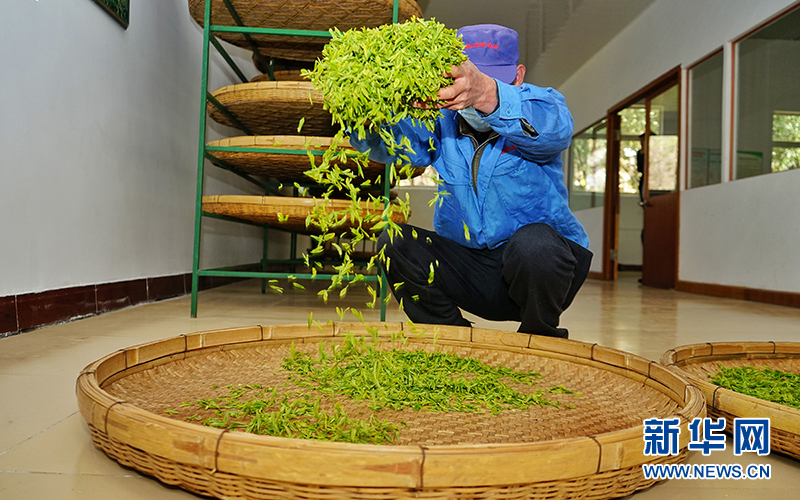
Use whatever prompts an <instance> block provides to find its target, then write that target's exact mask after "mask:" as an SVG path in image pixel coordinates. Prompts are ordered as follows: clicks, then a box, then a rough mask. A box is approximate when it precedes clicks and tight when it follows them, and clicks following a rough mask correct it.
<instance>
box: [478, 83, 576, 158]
mask: <svg viewBox="0 0 800 500" xmlns="http://www.w3.org/2000/svg"><path fill="white" fill-rule="evenodd" d="M497 95H498V101H499V102H498V106H497V109H495V110H494V112H492V113H491V114H489V115H487V116H486V117H484V120H486V122H488V123H489V124H490V125H491V126H492V128H493V129H494V130H495V131H497V132H498V133H499V134H500V135H502V136H504V137H505V138H506V140H508V141H510V142H511V143H512V144H514V145H515V146H516V147H517V149H518V150H519V151H520V153H521V154H522V156H523V157H525V158H526V159H528V160H531V161H534V162H537V163H548V162H549V161H550V160H552V159H553V158H554V157H556V156H558V155H560V154H561V152H562V151H563V150H565V149H566V148H568V147H569V144H570V141H571V140H572V129H573V121H572V114H571V113H570V112H569V109H567V103H566V101H565V100H564V96H562V95H561V94H560V93H558V91H556V90H554V89H551V88H540V87H536V86H534V85H529V84H523V85H522V87H517V86H515V85H508V84H506V83H502V82H497Z"/></svg>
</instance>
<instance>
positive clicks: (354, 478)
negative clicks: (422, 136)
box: [77, 323, 705, 500]
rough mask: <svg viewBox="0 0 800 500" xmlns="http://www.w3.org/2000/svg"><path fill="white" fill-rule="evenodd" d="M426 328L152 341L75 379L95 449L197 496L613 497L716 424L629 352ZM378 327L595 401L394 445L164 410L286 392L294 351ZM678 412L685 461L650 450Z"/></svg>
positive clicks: (454, 422) (420, 435)
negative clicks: (288, 360) (226, 392)
mask: <svg viewBox="0 0 800 500" xmlns="http://www.w3.org/2000/svg"><path fill="white" fill-rule="evenodd" d="M420 327H424V328H426V333H424V334H421V335H420V334H417V333H416V332H415V333H411V332H406V333H407V335H408V340H407V344H401V343H398V342H397V341H396V340H394V341H393V340H392V338H391V337H390V334H391V333H392V332H401V331H402V330H403V328H404V326H403V324H401V323H396V324H388V323H375V324H369V323H367V324H363V323H339V324H329V325H323V326H322V327H321V328H319V329H318V328H316V327H312V328H310V329H309V328H308V327H307V326H306V325H302V326H298V325H294V326H291V325H290V326H253V327H244V328H234V329H228V330H215V331H208V332H203V333H194V334H188V335H181V336H178V337H174V338H169V339H166V340H161V341H157V342H151V343H148V344H143V345H139V346H136V347H131V348H128V349H123V350H120V351H117V352H114V353H112V354H109V355H108V356H105V357H104V358H102V359H100V360H98V361H96V362H95V363H92V364H91V365H89V366H87V367H86V369H84V370H83V372H82V373H81V375H80V377H79V378H78V381H77V396H78V402H79V408H80V412H81V415H83V417H84V418H85V420H86V422H87V423H88V425H89V427H90V429H91V432H92V436H93V440H94V443H95V445H96V446H97V447H98V448H100V449H102V450H103V451H105V452H106V453H107V454H108V455H109V456H110V457H111V458H113V459H115V460H117V461H119V462H120V463H122V464H124V465H127V466H130V467H133V468H135V469H137V470H139V471H141V472H143V473H145V474H148V475H151V476H154V477H156V478H158V479H159V480H161V481H163V482H165V483H167V484H172V485H177V486H180V487H182V488H185V489H187V490H190V491H193V492H196V493H199V494H203V495H211V496H216V497H219V498H241V499H257V500H262V499H322V498H337V499H338V498H343V499H376V498H387V499H388V498H457V499H468V498H469V499H475V498H504V499H523V498H524V499H534V500H535V499H542V500H543V499H548V500H553V499H572V498H576V499H577V498H581V499H596V500H599V499H605V498H615V497H620V496H625V495H628V494H630V493H633V492H634V491H636V490H638V489H641V488H645V487H648V486H650V485H651V484H653V482H654V481H653V480H646V479H645V478H644V476H643V474H642V470H641V465H642V464H644V463H676V462H680V461H683V460H684V459H685V457H686V454H687V452H686V446H687V444H688V440H689V432H688V423H689V422H690V421H691V420H692V419H694V418H695V417H703V416H705V402H704V400H703V397H702V394H701V393H700V391H699V390H698V389H697V388H695V387H694V386H692V385H690V384H689V383H688V381H687V379H686V378H684V377H682V376H681V375H680V374H679V373H677V372H676V371H673V370H670V369H667V368H665V367H663V366H662V365H659V364H658V363H655V362H651V361H648V360H646V359H643V358H640V357H638V356H635V355H632V354H628V353H625V352H621V351H617V350H614V349H608V348H604V347H601V346H598V345H596V344H587V343H583V342H577V341H571V340H563V339H553V338H547V337H537V336H531V335H527V334H520V333H510V332H499V331H493V330H483V329H477V328H465V327H433V326H425V325H418V328H420ZM370 328H375V329H377V331H378V335H379V337H378V338H379V339H380V342H381V344H380V345H381V346H385V347H386V348H392V347H393V348H401V349H422V350H425V351H428V352H433V351H444V352H450V353H455V354H457V355H459V356H462V357H474V358H477V359H479V360H481V361H483V362H485V363H488V364H490V365H493V366H497V365H499V364H502V365H503V366H507V367H511V368H513V369H517V370H534V371H537V372H539V373H541V374H542V379H541V381H540V382H539V384H542V385H543V386H551V385H559V384H560V385H564V386H566V387H568V388H571V389H573V390H576V391H579V392H581V393H582V394H583V396H582V397H579V398H578V397H572V398H571V399H570V400H569V401H568V403H569V404H570V405H573V406H574V408H573V409H567V408H563V407H562V408H559V409H556V408H553V407H542V408H540V407H536V408H532V409H530V410H524V411H522V410H516V411H510V410H507V411H503V412H501V413H500V414H499V415H487V414H484V415H479V414H464V413H457V414H455V415H453V414H450V413H435V412H427V411H419V412H412V411H411V410H402V412H403V415H402V418H403V420H404V421H405V422H407V424H408V425H407V427H405V428H403V429H404V430H401V432H400V435H399V438H398V441H397V443H395V444H392V445H386V446H379V445H360V444H348V443H335V442H318V441H310V440H301V439H291V438H279V437H273V436H263V435H252V434H246V433H243V432H236V431H229V430H221V429H215V428H209V427H204V426H201V425H198V424H194V423H188V422H184V421H181V420H179V419H177V418H176V417H170V416H169V415H167V414H165V413H164V410H165V409H168V408H175V407H177V406H178V405H179V404H180V403H181V402H183V401H186V400H188V399H191V398H195V397H197V396H198V395H202V394H208V391H209V388H210V387H211V386H212V384H213V385H219V386H223V385H226V384H237V383H241V384H253V383H261V384H263V385H268V384H281V383H282V380H283V379H281V375H280V369H279V367H280V364H281V359H282V358H283V357H285V356H287V355H288V354H289V352H290V348H291V347H290V346H293V348H294V349H296V350H304V351H309V352H314V351H316V350H317V348H318V343H319V342H322V341H325V342H341V341H342V340H343V336H344V335H345V334H347V333H352V334H355V335H367V332H368V330H369V329H370ZM201 397H202V396H201ZM563 397H564V398H567V397H568V396H566V395H564V396H563ZM342 404H346V403H342ZM353 404H355V403H353ZM408 412H410V413H408ZM673 417H678V418H680V421H681V433H680V447H681V450H682V451H681V453H680V454H679V455H674V456H668V457H649V456H644V455H643V425H642V422H643V420H644V419H646V418H673ZM380 418H387V416H386V415H381V417H380Z"/></svg>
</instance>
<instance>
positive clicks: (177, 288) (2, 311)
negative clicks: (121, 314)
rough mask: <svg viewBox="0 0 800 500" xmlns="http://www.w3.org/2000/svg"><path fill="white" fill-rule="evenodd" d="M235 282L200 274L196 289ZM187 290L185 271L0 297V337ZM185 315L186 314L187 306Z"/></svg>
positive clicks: (189, 286) (189, 289)
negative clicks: (168, 274)
mask: <svg viewBox="0 0 800 500" xmlns="http://www.w3.org/2000/svg"><path fill="white" fill-rule="evenodd" d="M235 281H240V278H229V277H224V278H223V277H206V276H201V277H200V282H199V289H200V290H207V289H209V288H214V287H218V286H222V285H227V284H229V283H233V282H235ZM191 292H192V275H191V273H187V274H176V275H173V276H160V277H157V278H142V279H136V280H130V281H120V282H116V283H103V284H100V285H87V286H78V287H71V288H62V289H60V290H47V291H44V292H38V293H27V294H24V295H12V296H8V297H0V338H2V337H8V336H10V335H15V334H17V333H21V332H24V331H26V330H31V329H33V328H38V327H40V326H44V325H49V324H51V323H57V322H59V321H67V320H71V319H74V318H80V317H85V316H91V315H93V314H100V313H104V312H108V311H113V310H115V309H121V308H123V307H128V306H133V305H136V304H142V303H145V302H153V301H156V300H161V299H168V298H171V297H177V296H179V295H185V294H188V293H191ZM186 314H187V315H188V314H189V311H188V309H187V311H186Z"/></svg>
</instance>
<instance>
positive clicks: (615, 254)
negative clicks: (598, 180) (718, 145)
mask: <svg viewBox="0 0 800 500" xmlns="http://www.w3.org/2000/svg"><path fill="white" fill-rule="evenodd" d="M679 81H680V69H679V68H675V69H674V70H672V71H670V72H669V73H667V74H666V75H664V76H662V77H661V78H659V79H658V80H656V81H655V82H654V83H653V84H651V85H650V86H648V87H647V88H645V89H643V90H642V91H640V92H638V93H637V94H635V95H634V96H631V97H630V98H629V99H626V100H625V101H624V102H622V103H620V104H619V105H617V106H615V107H614V108H612V109H611V110H610V111H609V114H608V117H607V122H608V123H609V132H608V140H609V142H610V143H611V147H610V148H609V155H608V172H609V174H610V175H609V176H608V181H609V182H608V183H607V186H606V199H607V200H608V203H607V206H606V209H605V214H604V218H605V231H604V232H605V238H604V240H605V241H604V246H605V248H604V256H607V260H606V262H604V271H603V274H604V275H605V277H606V278H607V279H613V280H615V279H617V275H618V272H619V271H620V270H641V273H642V284H643V285H646V286H652V287H658V288H674V287H675V282H676V280H677V256H678V252H677V245H678V240H677V231H678V197H679V190H678V185H679V184H678V179H679V170H678V165H679V162H678V158H679V146H680V141H679V138H680V136H679V128H680V127H679V124H680V114H679V113H680V88H679V87H680V84H679Z"/></svg>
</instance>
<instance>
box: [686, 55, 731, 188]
mask: <svg viewBox="0 0 800 500" xmlns="http://www.w3.org/2000/svg"><path fill="white" fill-rule="evenodd" d="M722 63H723V55H722V52H718V53H717V54H715V55H713V56H711V57H709V58H708V59H707V60H705V61H703V62H701V63H700V64H698V65H697V66H695V67H694V68H692V69H691V71H689V88H690V92H691V103H690V109H691V111H690V117H689V120H690V127H691V129H690V130H691V139H690V141H691V159H690V161H689V187H690V188H694V187H700V186H708V185H710V184H718V183H720V182H722V178H721V173H722V169H721V167H722V164H721V161H720V160H721V158H722V155H721V151H722Z"/></svg>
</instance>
